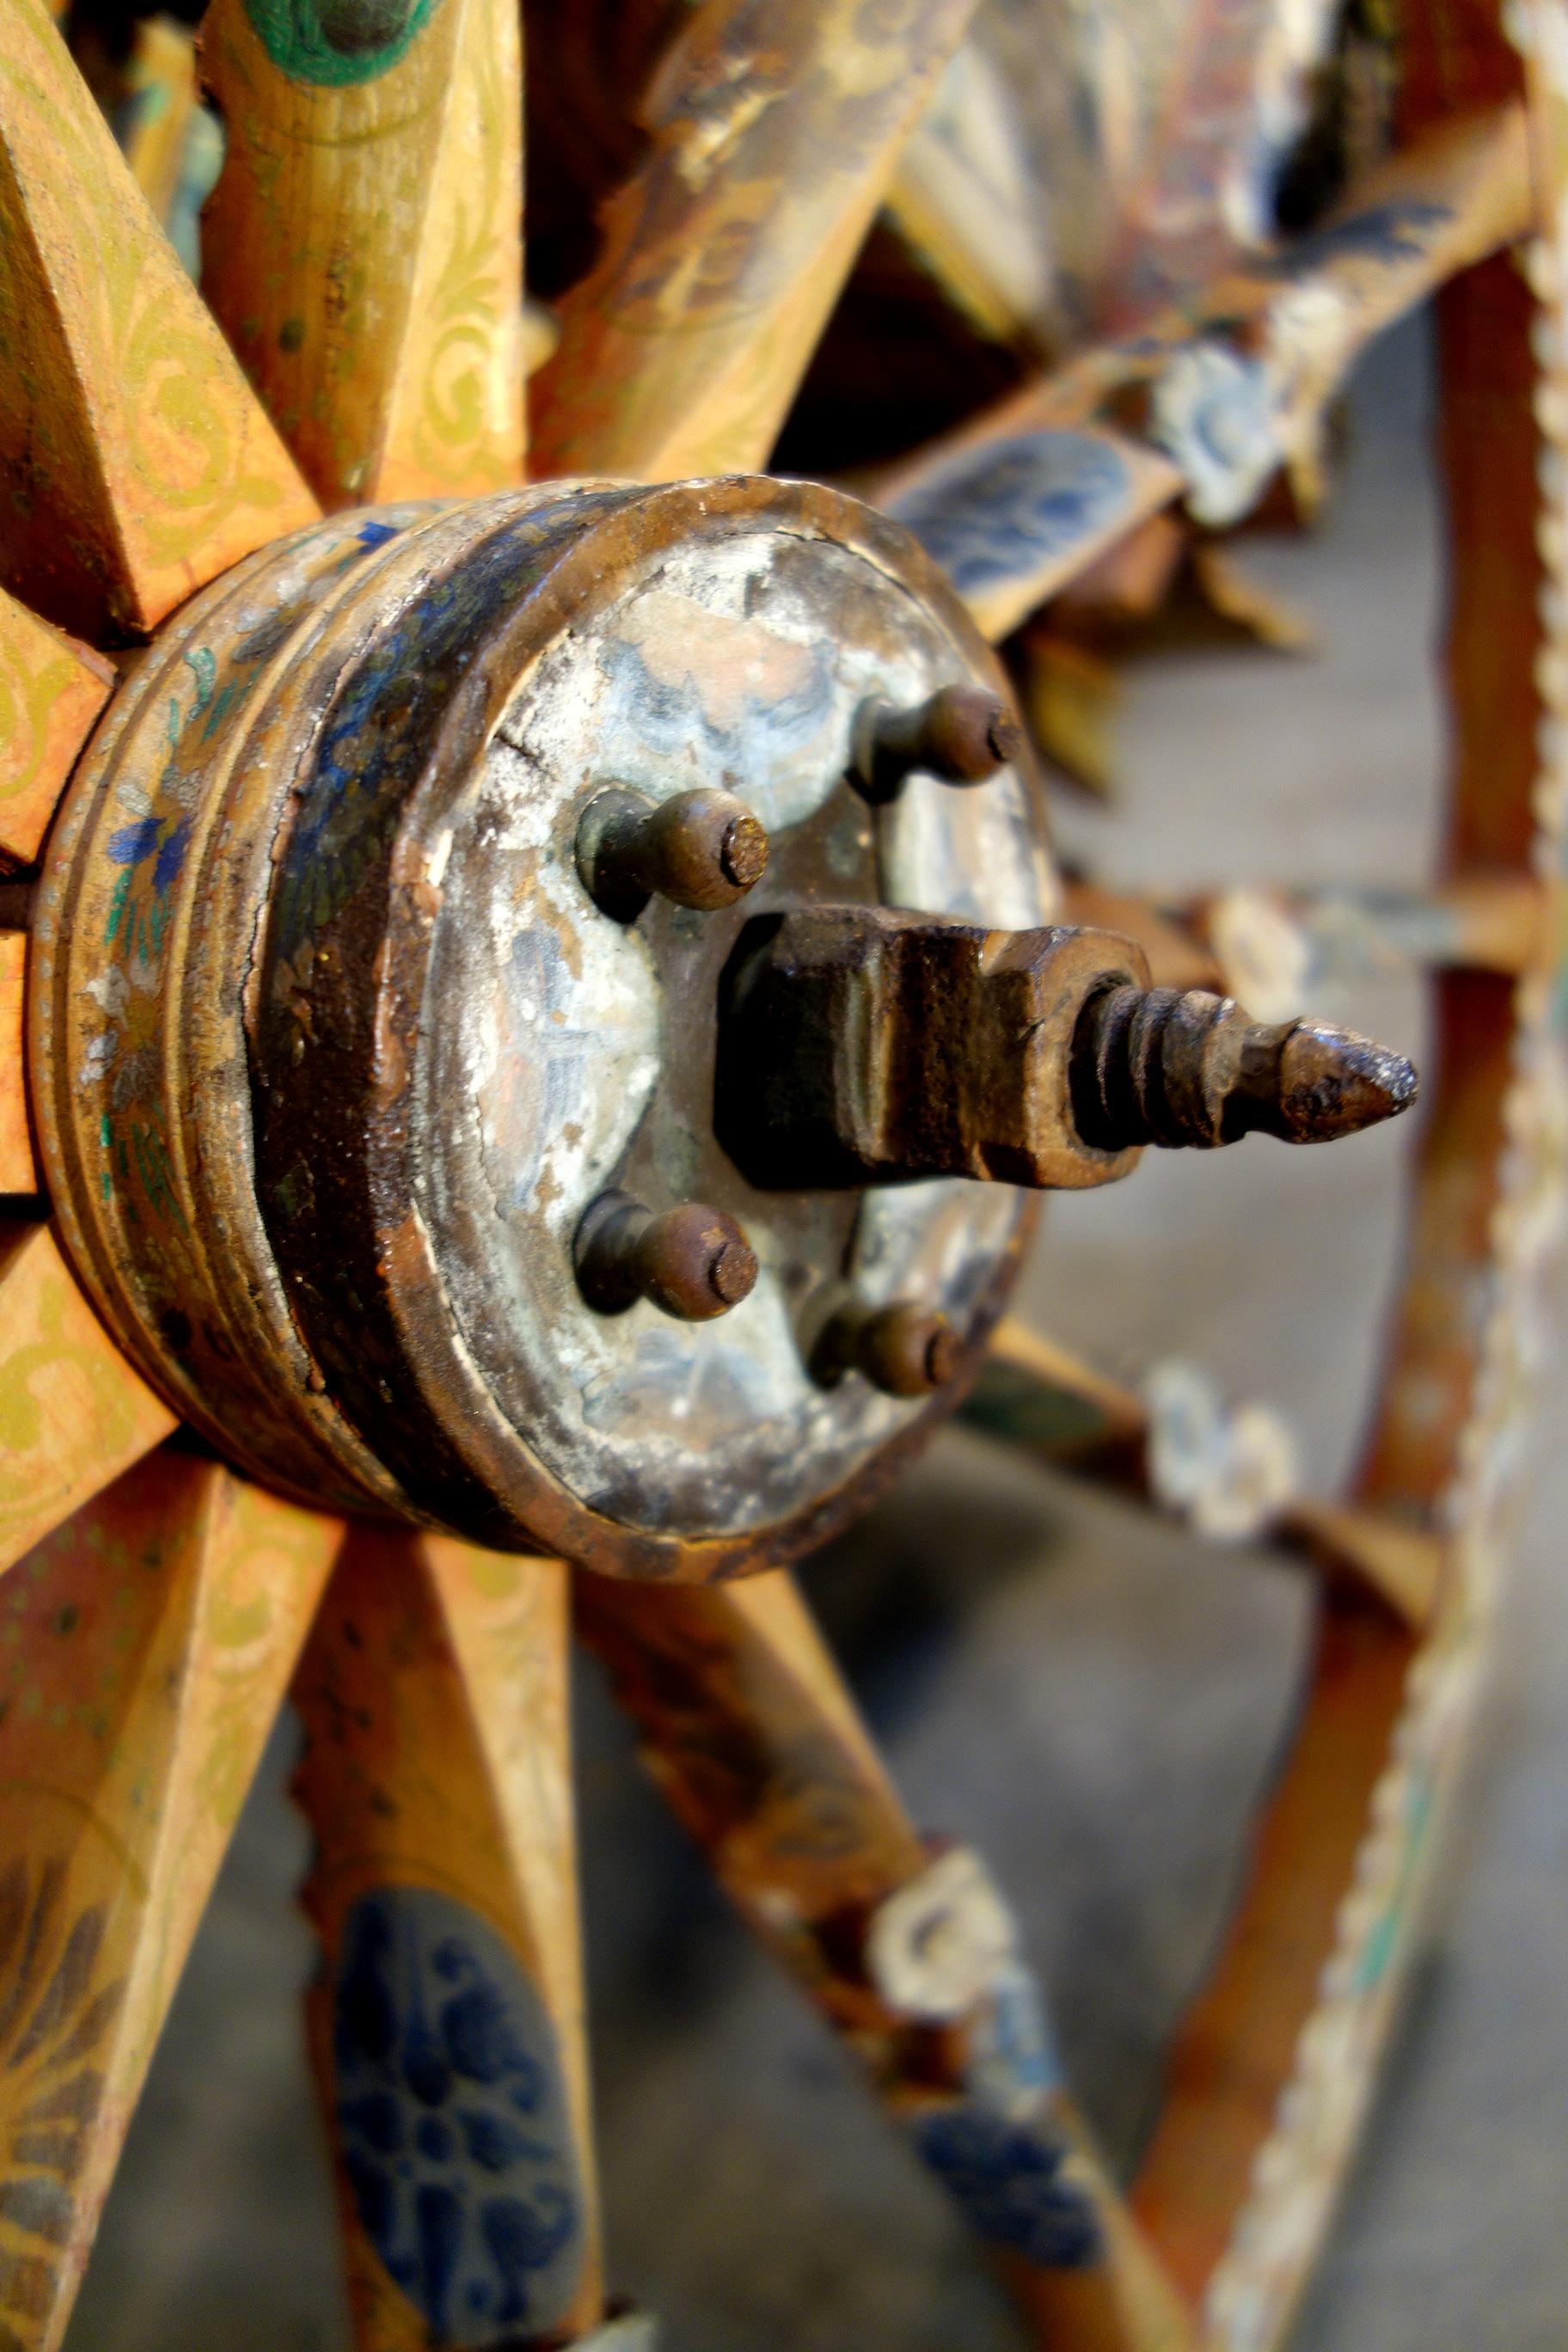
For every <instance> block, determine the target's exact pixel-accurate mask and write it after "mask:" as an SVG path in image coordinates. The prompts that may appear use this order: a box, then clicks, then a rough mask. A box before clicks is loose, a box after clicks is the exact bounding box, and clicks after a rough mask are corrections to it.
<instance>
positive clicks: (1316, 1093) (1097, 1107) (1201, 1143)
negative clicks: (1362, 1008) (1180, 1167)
mask: <svg viewBox="0 0 1568 2352" xmlns="http://www.w3.org/2000/svg"><path fill="white" fill-rule="evenodd" d="M1417 1091H1418V1082H1417V1079H1416V1076H1415V1070H1414V1069H1413V1068H1412V1067H1411V1065H1410V1064H1409V1063H1408V1062H1407V1061H1405V1058H1404V1056H1403V1055H1399V1054H1391V1053H1390V1052H1389V1051H1388V1049H1387V1047H1386V1046H1384V1045H1374V1044H1373V1040H1372V1039H1371V1038H1370V1037H1358V1036H1357V1035H1356V1034H1354V1033H1353V1031H1352V1030H1349V1029H1339V1028H1336V1027H1334V1026H1333V1024H1331V1023H1330V1022H1327V1021H1308V1020H1298V1021H1282V1022H1280V1023H1279V1024H1277V1025H1275V1026H1265V1025H1264V1024H1262V1023H1260V1022H1255V1021H1249V1020H1248V1019H1247V1014H1246V1013H1244V1012H1243V1011H1242V1009H1241V1007H1240V1006H1239V1005H1238V1004H1237V1003H1235V1002H1234V1000H1233V999H1232V998H1230V997H1228V996H1215V995H1213V994H1211V993H1210V992H1209V991H1208V990H1206V989H1201V988H1194V989H1189V990H1187V992H1185V993H1184V994H1178V992H1176V990H1174V989H1173V988H1110V989H1107V990H1105V991H1104V992H1102V993H1100V995H1097V996H1094V997H1092V998H1091V999H1090V1000H1089V1003H1088V1004H1087V1005H1086V1006H1085V1007H1084V1009H1083V1012H1082V1013H1081V1014H1080V1016H1079V1024H1078V1028H1077V1030H1076V1032H1075V1034H1074V1037H1073V1047H1072V1097H1073V1114H1074V1118H1075V1119H1076V1120H1077V1123H1078V1128H1079V1133H1080V1134H1081V1135H1082V1136H1083V1138H1084V1140H1085V1141H1086V1142H1088V1143H1090V1144H1092V1145H1094V1146H1095V1147H1096V1148H1097V1149H1098V1150H1105V1151H1123V1150H1127V1149H1129V1147H1131V1146H1132V1145H1135V1144H1141V1143H1156V1144H1164V1145H1166V1146H1167V1147H1171V1148H1174V1147H1179V1146H1183V1145H1186V1146H1195V1147H1197V1148H1198V1149H1200V1150H1212V1149H1213V1148H1214V1147H1215V1146H1216V1145H1219V1144H1225V1143H1234V1142H1236V1140H1237V1138H1238V1137H1240V1136H1243V1135H1248V1134H1251V1133H1254V1132H1258V1133H1259V1134H1263V1135H1277V1136H1279V1138H1280V1139H1282V1141H1284V1142H1286V1143H1328V1142H1331V1141H1332V1140H1333V1139H1335V1137H1337V1136H1342V1135H1354V1134H1357V1133H1358V1132H1359V1131H1360V1129H1363V1127H1375V1126H1376V1125H1377V1124H1378V1123H1379V1121H1380V1120H1383V1119H1385V1118H1395V1117H1396V1116H1397V1115H1398V1113H1399V1112H1400V1111H1403V1110H1408V1109H1409V1108H1410V1106H1411V1104H1412V1103H1413V1102H1414V1101H1415V1097H1416V1094H1417Z"/></svg>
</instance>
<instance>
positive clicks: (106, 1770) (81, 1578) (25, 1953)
mask: <svg viewBox="0 0 1568 2352" xmlns="http://www.w3.org/2000/svg"><path fill="white" fill-rule="evenodd" d="M336 1541H337V1530H336V1529H335V1528H334V1527H333V1526H332V1524H331V1521H329V1520H325V1519H321V1518H318V1517H316V1516H315V1515H314V1514H312V1513H310V1512H307V1511H302V1510H299V1509H296V1508H295V1507H292V1506H291V1505H289V1504H286V1503H280V1502H278V1501H276V1500H275V1499H274V1498H273V1497H272V1496H268V1495H264V1494H262V1493H260V1492H259V1490H258V1489H256V1488H248V1487H246V1486H241V1485H240V1484H239V1483H238V1481H237V1480H236V1479H235V1478H233V1477H232V1476H231V1475H229V1473H228V1472H227V1471H226V1470H223V1469H220V1468H218V1467H217V1466H216V1465H211V1464H206V1463H202V1462H198V1461H196V1460H195V1459H194V1458H191V1457H188V1456H185V1455H182V1454H174V1453H161V1454H157V1455H155V1456H154V1457H153V1460H151V1461H150V1462H146V1463H143V1464H142V1465H141V1466H140V1467H139V1468H137V1469H135V1470H133V1471H132V1472H131V1473H130V1474H129V1475H127V1476H126V1477H124V1478H122V1479H121V1481H120V1483H119V1485H118V1486H114V1487H112V1488H111V1489H110V1491H109V1492H108V1493H107V1494H105V1495H103V1496H100V1497H99V1499H98V1500H97V1501H96V1502H95V1503H93V1504H92V1505H90V1506H89V1507H88V1508H87V1509H86V1510H84V1511H81V1512H79V1514H78V1515H77V1517H75V1518H73V1519H72V1520H70V1521H69V1523H68V1525H66V1526H65V1527H62V1528H59V1529H58V1531H57V1532H56V1533H55V1534H54V1535H53V1536H51V1537H49V1538H47V1540H46V1541H45V1542H44V1543H42V1544H40V1545H39V1546H38V1548H37V1550H36V1551H35V1552H34V1553H33V1555H32V1557H31V1558H30V1559H28V1560H27V1561H26V1564H25V1565H24V1566H23V1567H22V1568H20V1569H19V1570H17V1572H16V1575H15V1576H14V1577H13V1578H12V1579H11V1580H9V1582H8V1583H7V1585H6V1588H5V1598H4V1599H3V1600H0V1610H3V1611H4V1612H5V1625H6V1633H7V1637H8V1639H9V1640H10V1642H11V1643H13V1646H12V1647H10V1648H9V1649H8V1651H7V1653H6V1654H7V1657H8V1659H9V1661H10V1664H9V1665H8V1667H7V1669H6V1674H7V1677H8V1686H7V1688H6V1691H5V1706H4V1708H3V1710H0V1848H3V1850H4V1853H5V1862H4V1864H0V2053H3V2054H0V2305H3V2306H4V2309H5V2313H6V2315H7V2319H6V2324H5V2326H4V2327H3V2328H0V2342H4V2343H5V2344H6V2345H7V2346H26V2347H27V2352H52V2347H55V2346H56V2345H58V2342H59V2339H60V2336H61V2335H62V2333H63V2331H64V2328H65V2324H66V2320H67V2317H68V2314H69V2310H70V2305H71V2302H72V2299H73V2297H74V2295H75V2293H76V2289H77V2286H78V2284H79V2280H80V2277H81V2273H82V2269H83V2265H84V2264H85V2263H86V2261H87V2256H88V2252H89V2247H90V2245H91V2242H92V2236H93V2232H94V2230H95V2229H96V2227H97V2222H98V2216H99V2213H100V2210H101V2208H102V2204H103V2200H104V2197H105V2196H106V2194H107V2192H108V2189H109V2183H110V2177H111V2175H112V2173H113V2170H114V2166H115V2163H116V2160H117V2158H118V2157H119V2153H120V2148H121V2142H122V2141H123V2139H124V2137H125V2130H126V2126H127V2125H128V2123H129V2121H130V2118H131V2114H132V2108H133V2107H134V2105H135V2102H136V2097H137V2095H138V2093H139V2091H140V2089H141V2085H142V2077H143V2075H144V2074H145V2073H146V2069H147V2064H148V2061H149V2059H150V2058H151V2056H152V2053H153V2044H154V2043H155V2042H156V2040H157V2037H158V2032H159V2030H160V2028H161V2026H162V2024H163V2017H164V2014H165V2012H166V2011H167V2009H168V2006H169V2002H170V2000H171V1999H172V1997H173V1994H174V1987H175V1984H176V1983H177V1981H178V1979H179V1975H180V1970H181V1968H182V1967H183V1965H184V1958H185V1954H186V1952H187V1950H188V1949H189V1947H190V1943H191V1938H192V1937H193V1936H194V1934H195V1928H196V1923H197V1921H198V1920H199V1918H200V1916H201V1913H202V1910H203V1907H204V1906H205V1902H206V1898H207V1895H208V1893H209V1891H210V1889H211V1886H212V1883H213V1880H214V1878H215V1876H216V1872H217V1867H218V1864H219V1863H220V1861H221V1860H222V1858H223V1854H224V1851H225V1849H226V1845H227V1843H228V1840H229V1837H230V1835H231V1833H232V1832H233V1829H234V1825H235V1822H236V1820H237V1816H238V1812H239V1808H240V1804H241V1802H242V1801H243V1799H244V1796H245V1792H246V1790H247V1787H248V1786H249V1783H250V1780H251V1777H252V1775H253V1773H254V1771H255V1769H256V1766H257V1763H258V1759H259V1758H260V1754H261V1750H262V1747H263V1745H264V1743H265V1741H266V1738H267V1735H268V1731H269V1729H270V1728H271V1725H272V1721H273V1718H274V1717H275V1715H276V1713H277V1710H278V1707H279V1703H280V1701H281V1699H282V1696H283V1693H284V1691H285V1689H286V1688H287V1685H288V1679H289V1672H290V1669H291V1667H292V1664H293V1662H294V1658H295V1655H296V1654H297V1652H298V1649H299V1646H300V1642H301V1640H302V1639H303V1636H304V1633H305V1629H306V1626H307V1624H308V1623H309V1622H310V1615H311V1612H312V1611H313V1610H314V1607H315V1604H316V1601H317V1598H318V1596H319V1594H320V1591H321V1584H322V1581H323V1580H324V1578H325V1575H326V1570H327V1565H328V1562H329V1559H330V1558H331V1551H332V1549H333V1548H334V1546H335V1544H336Z"/></svg>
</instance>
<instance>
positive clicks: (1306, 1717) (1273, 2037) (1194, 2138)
mask: <svg viewBox="0 0 1568 2352" xmlns="http://www.w3.org/2000/svg"><path fill="white" fill-rule="evenodd" d="M1413 1654H1414V1644H1413V1643H1412V1641H1411V1639H1410V1637H1409V1635H1408V1634H1407V1633H1404V1632H1403V1631H1402V1630H1401V1629H1400V1628H1399V1627H1398V1626H1396V1625H1394V1623H1393V1622H1391V1620H1390V1619H1389V1617H1388V1616H1387V1615H1386V1613H1385V1612H1383V1611H1381V1610H1376V1609H1369V1608H1367V1607H1366V1606H1364V1605H1363V1604H1362V1603H1360V1602H1358V1601H1356V1600H1355V1599H1354V1598H1353V1596H1342V1597H1340V1598H1337V1599H1334V1600H1332V1601H1330V1602H1329V1604H1328V1605H1327V1607H1326V1610H1325V1615H1324V1621H1323V1623H1322V1626H1321V1630H1320V1634H1319V1647H1318V1655H1317V1661H1316V1666H1315V1670H1314V1675H1313V1679H1312V1684H1311V1686H1310V1693H1309V1696H1308V1700H1307V1704H1306V1706H1305V1709H1304V1712H1303V1714H1302V1716H1301V1718H1300V1724H1299V1726H1298V1727H1296V1732H1295V1743H1294V1746H1293V1748H1292V1749H1291V1752H1290V1759H1289V1764H1288V1766H1287V1768H1286V1770H1285V1773H1284V1775H1283V1778H1282V1779H1281V1780H1280V1782H1279V1785H1278V1787H1277V1788H1276V1790H1275V1791H1274V1794H1273V1797H1272V1799H1271V1801H1270V1803H1269V1806H1268V1811H1267V1813H1266V1814H1265V1815H1264V1818H1263V1822H1262V1825H1261V1829H1260V1832H1259V1834H1258V1843H1257V1845H1256V1849H1255V1852H1254V1854H1253V1859H1252V1867H1251V1872H1250V1875H1249V1879H1248V1884H1247V1890H1246V1893H1245V1895H1244V1896H1243V1899H1242V1903H1241V1906H1240V1908H1239V1910H1238V1911H1237V1915H1236V1917H1235V1919H1234V1920H1233V1922H1232V1925H1231V1928H1230V1931H1229V1934H1228V1936H1227V1937H1226V1946H1225V1949H1224V1951H1223V1953H1222V1955H1221V1958H1220V1961H1219V1965H1218V1967H1217V1968H1216V1969H1215V1972H1214V1974H1213V1975H1212V1977H1211V1978H1210V1979H1209V1982H1208V1984H1207V1986H1206V1987H1205V1990H1204V1992H1203V1994H1202V1996H1201V1997H1200V1999H1199V2000H1198V2001H1197V2002H1196V2004H1195V2005H1194V2008H1193V2009H1192V2010H1190V2011H1188V2013H1187V2016H1186V2018H1185V2019H1184V2021H1183V2025H1182V2030H1181V2032H1180V2033H1179V2035H1178V2037H1177V2040H1176V2044H1175V2048H1174V2050H1173V2054H1172V2058H1171V2062H1170V2067H1169V2072H1168V2089H1167V2096H1166V2104H1165V2106H1164V2109H1163V2114H1162V2117H1161V2121H1160V2124H1159V2126H1158V2128H1157V2130H1156V2132H1155V2135H1154V2137H1153V2139H1152V2142H1151V2144H1150V2147H1149V2149H1148V2152H1147V2154H1146V2156H1145V2158H1144V2161H1143V2165H1142V2168H1141V2171H1140V2174H1139V2178H1138V2181H1137V2184H1136V2187H1135V2189H1134V2193H1133V2203H1134V2208H1135V2210H1136V2211H1137V2213H1138V2215H1139V2217H1140V2219H1141V2220H1142V2221H1143V2222H1144V2224H1145V2225H1146V2226H1147V2228H1148V2230H1149V2231H1150V2233H1151V2235H1152V2238H1153V2240H1154V2242H1155V2243H1156V2244H1157V2245H1158V2246H1159V2248H1160V2250H1161V2252H1162V2253H1163V2256H1164V2258H1165V2260H1166V2261H1167V2262H1168V2263H1170V2265H1171V2268H1172V2269H1173V2272H1174V2273H1175V2275H1176V2277H1177V2278H1178V2279H1179V2280H1180V2282H1181V2283H1182V2284H1183V2286H1184V2289H1185V2290H1186V2291H1187V2293H1189V2294H1194V2295H1196V2294H1201V2292H1202V2291H1203V2289H1204V2287H1205V2284H1206V2282H1207V2281H1208V2279H1209V2277H1210V2275H1211V2273H1213V2271H1214V2268H1215V2263H1217V2261H1218V2260H1219V2257H1220V2256H1221V2254H1222V2253H1223V2252H1225V2250H1226V2244H1227V2242H1228V2241H1229V2239H1230V2235H1231V2231H1232V2228H1233V2225H1234V2222H1235V2219H1236V2214H1237V2209H1238V2207H1239V2206H1240V2204H1241V2202H1242V2200H1243V2198H1244V2197H1245V2195H1246V2193H1247V2189H1248V2186H1249V2184H1250V2182H1251V2179H1252V2177H1253V2170H1254V2167H1255V2164H1256V2161H1257V2158H1258V2149H1259V2148H1260V2147H1261V2146H1262V2144H1263V2142H1264V2140H1265V2139H1266V2138H1267V2137H1268V2132H1269V2130H1270V2127H1271V2126H1272V2125H1273V2123H1274V2120H1275V2110H1276V2102H1277V2101H1278V2098H1279V2091H1280V2088H1281V2085H1282V2084H1284V2083H1285V2082H1286V2081H1287V2080H1288V2078H1289V2073H1290V2069H1291V2064H1292V2062H1293V2060H1294V2058H1295V2055H1296V2049H1297V2043H1298V2042H1299V2040H1300V2035H1301V2030H1302V2028H1303V2026H1304V2025H1305V2024H1306V2022H1307V2021H1308V2019H1309V2018H1310V2015H1311V2013H1312V2011H1313V2008H1314V2006H1315V2005H1316V2002H1317V2000H1318V1997H1319V1992H1320V1987H1321V1975H1322V1969H1323V1963H1324V1960H1325V1958H1326V1957H1327V1955H1328V1954H1329V1952H1330V1951H1331V1949H1332V1948H1333V1942H1334V1935H1335V1929H1336V1926H1337V1925H1338V1923H1339V1919H1340V1916H1341V1912H1342V1906H1343V1905H1344V1902H1345V1898H1346V1895H1347V1894H1348V1893H1349V1891H1350V1889H1351V1888H1352V1885H1353V1883H1354V1873H1355V1862H1356V1856H1357V1853H1358V1852H1359V1851H1360V1849H1361V1845H1362V1841H1363V1837H1364V1836H1365V1834H1366V1829H1367V1821H1368V1814H1369V1809H1370V1807H1371V1803H1372V1798H1373V1790H1374V1789H1375V1788H1376V1786H1377V1783H1378V1780H1379V1779H1380V1778H1381V1776H1382V1774H1383V1771H1384V1768H1385V1765H1386V1763H1387V1759H1388V1748H1389V1739H1390V1737H1391V1735H1392V1733H1393V1730H1394V1724H1395V1722H1396V1721H1397V1719H1398V1717H1399V1712H1400V1707H1401V1705H1402V1703H1403V1700H1404V1696H1405V1677H1406V1674H1407V1672H1408V1669H1409V1664H1410V1660H1411V1658H1412V1656H1413ZM1397 1893H1398V1895H1399V1896H1400V1898H1401V1899H1402V1900H1403V1901H1405V1902H1406V1903H1408V1901H1409V1898H1410V1896H1411V1895H1412V1893H1413V1887H1412V1886H1411V1885H1408V1884H1406V1885H1401V1886H1400V1887H1399V1888H1398V1890H1397ZM1399 1924H1401V1925H1402V1926H1403V1925H1407V1920H1406V1919H1402V1920H1401V1922H1400V1923H1399ZM1371 1958H1372V1960H1373V1966H1374V1967H1375V1968H1376V1969H1383V1968H1384V1967H1385V1966H1386V1963H1387V1960H1388V1958H1389V1954H1388V1953H1387V1952H1386V1951H1378V1950H1376V1949H1375V1948H1374V1949H1373V1953H1372V1955H1371ZM1374 1981H1375V1979H1373V1978H1372V1977H1370V1976H1369V1979H1368V1984H1369V1987H1370V1985H1371V1984H1372V1983H1373V1982H1374ZM1368 2081H1369V2078H1367V2077H1363V2096H1364V2093H1365V2088H1366V2087H1367V2084H1368ZM1338 2120H1339V2121H1340V2122H1341V2123H1342V2124H1347V2123H1349V2122H1350V2121H1351V2118H1350V2116H1348V2114H1347V2115H1342V2116H1341V2117H1340V2118H1339V2119H1338ZM1320 2153H1321V2151H1320ZM1257 2340H1258V2342H1259V2343H1265V2342H1267V2343H1268V2344H1270V2345H1273V2344H1274V2343H1276V2342H1277V2340H1278V2339H1277V2337H1276V2336H1275V2335H1274V2334H1272V2333H1270V2334H1269V2335H1268V2336H1263V2335H1262V2334H1261V2333H1260V2334H1259V2336H1258V2339H1257Z"/></svg>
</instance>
